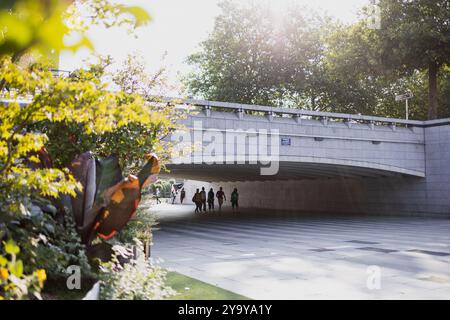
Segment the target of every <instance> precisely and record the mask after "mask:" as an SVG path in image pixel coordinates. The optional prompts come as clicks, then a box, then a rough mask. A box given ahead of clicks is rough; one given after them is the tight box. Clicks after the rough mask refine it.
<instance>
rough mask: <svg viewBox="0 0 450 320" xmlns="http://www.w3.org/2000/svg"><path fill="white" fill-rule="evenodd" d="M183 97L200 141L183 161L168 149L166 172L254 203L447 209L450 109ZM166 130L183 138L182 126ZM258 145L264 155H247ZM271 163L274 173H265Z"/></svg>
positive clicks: (379, 210) (193, 138)
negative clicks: (435, 116) (299, 105)
mask: <svg viewBox="0 0 450 320" xmlns="http://www.w3.org/2000/svg"><path fill="white" fill-rule="evenodd" d="M183 103H184V104H183V106H184V107H185V106H187V105H188V106H189V108H190V113H189V116H188V117H187V119H185V120H183V121H182V123H183V124H184V125H185V127H186V128H187V131H188V135H187V137H188V140H189V139H190V142H194V143H195V142H198V141H200V145H201V147H200V148H197V149H195V151H194V152H191V153H189V154H188V155H187V156H186V155H184V157H183V161H181V162H180V161H178V160H177V159H174V161H173V163H172V164H169V165H168V168H169V170H170V172H169V173H167V174H166V176H167V177H173V178H177V179H189V180H197V181H203V182H204V183H209V184H211V186H213V187H214V188H217V187H218V186H219V185H221V186H223V187H224V188H225V190H226V192H230V190H231V189H232V188H233V187H238V189H239V191H240V195H241V199H242V200H241V204H242V206H247V207H254V208H267V209H270V208H277V209H281V210H282V209H286V210H309V211H332V212H333V211H336V212H358V213H374V214H420V215H446V216H448V215H450V199H449V194H450V188H449V182H450V169H449V165H448V164H449V163H450V142H449V141H450V126H449V123H450V120H449V119H443V120H435V121H414V120H403V119H389V118H380V117H372V116H362V115H349V114H336V113H325V112H316V111H307V110H298V109H286V108H273V107H265V106H253V105H242V104H230V103H222V102H212V101H199V100H186V101H184V102H183ZM192 106H195V107H194V108H193V107H192ZM261 135H263V136H264V139H262V140H263V145H261V143H260V140H261V139H260V137H261ZM171 138H172V140H173V141H178V142H180V141H182V142H183V143H184V142H186V135H184V136H183V137H182V138H180V135H178V136H177V135H176V134H174V135H172V137H171ZM211 146H213V148H211ZM261 147H263V148H262V150H263V151H264V152H266V151H267V156H269V158H270V159H271V160H272V161H271V163H270V165H268V164H267V162H266V163H265V164H263V163H259V162H258V161H254V160H255V158H254V157H253V158H252V156H255V154H257V153H258V152H260V151H261ZM212 150H213V156H211V151H212ZM205 151H207V152H206V153H205ZM264 152H263V153H264ZM230 154H232V155H233V156H234V158H233V157H231V158H227V156H229V155H230ZM236 155H237V156H236ZM274 163H276V167H278V170H277V171H276V173H275V174H272V175H262V174H261V168H264V167H268V166H273V165H274ZM163 176H164V175H163ZM209 184H208V186H209ZM188 185H189V184H188ZM197 186H198V183H197ZM192 187H193V188H194V187H195V186H194V184H193V185H192ZM293 190H295V191H293ZM190 191H192V190H190ZM188 199H189V196H188ZM280 199H281V200H280Z"/></svg>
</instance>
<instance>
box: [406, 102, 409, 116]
mask: <svg viewBox="0 0 450 320" xmlns="http://www.w3.org/2000/svg"><path fill="white" fill-rule="evenodd" d="M408 100H409V99H406V120H408V118H409V115H408V113H409V110H408V109H409V108H408Z"/></svg>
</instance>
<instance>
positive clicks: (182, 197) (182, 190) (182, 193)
mask: <svg viewBox="0 0 450 320" xmlns="http://www.w3.org/2000/svg"><path fill="white" fill-rule="evenodd" d="M184 198H186V191H185V190H184V188H182V189H181V192H180V202H181V204H183V200H184Z"/></svg>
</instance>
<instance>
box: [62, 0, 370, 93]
mask: <svg viewBox="0 0 450 320" xmlns="http://www.w3.org/2000/svg"><path fill="white" fill-rule="evenodd" d="M247 1H249V0H247ZM253 1H254V2H258V1H261V2H264V3H268V4H269V5H270V7H271V8H272V9H273V10H274V11H275V12H277V11H282V10H283V9H284V8H286V7H288V6H289V5H290V4H292V3H298V4H300V5H306V6H308V7H310V8H312V9H313V10H316V11H317V10H318V11H325V12H326V13H327V14H328V15H331V16H333V17H335V18H338V19H340V20H341V21H343V22H352V21H354V20H356V18H357V12H358V10H359V9H360V8H361V7H362V6H363V5H366V4H368V3H369V0H253ZM120 2H122V3H124V4H127V5H139V6H141V7H144V8H145V9H146V10H147V11H148V12H149V13H150V15H151V16H152V21H151V22H150V23H149V24H148V25H146V26H144V27H141V28H139V29H137V30H136V32H135V36H136V37H135V36H132V35H130V34H128V33H127V32H126V31H125V30H123V28H110V29H105V28H101V27H96V26H94V27H91V28H90V29H89V32H88V36H89V38H90V39H91V41H92V42H93V44H94V48H95V51H96V52H97V53H98V54H101V55H111V56H112V57H113V59H114V60H115V61H116V62H117V64H120V62H121V61H123V60H124V59H125V58H126V57H127V55H128V54H129V53H138V54H140V55H142V57H143V58H144V60H145V62H146V65H147V68H148V70H149V72H152V71H154V70H157V69H158V68H159V67H160V66H161V65H164V66H165V67H166V68H167V70H168V77H169V81H170V83H171V84H172V85H176V84H177V83H178V79H179V77H180V75H183V74H186V73H187V72H188V71H189V66H187V65H186V63H185V59H186V57H187V56H188V55H190V54H191V53H194V52H196V51H198V50H199V44H200V43H201V42H202V41H204V40H206V38H207V37H208V34H209V33H210V32H211V31H212V30H213V26H214V18H215V17H216V16H217V15H219V13H220V8H219V7H218V6H217V4H218V3H219V2H220V0H120ZM163 56H164V60H163ZM90 60H92V52H89V51H88V50H87V49H80V50H79V51H77V52H76V53H69V52H64V53H62V55H61V57H60V66H59V68H60V69H62V70H69V71H71V70H74V69H76V68H79V67H80V66H84V65H85V64H86V61H90Z"/></svg>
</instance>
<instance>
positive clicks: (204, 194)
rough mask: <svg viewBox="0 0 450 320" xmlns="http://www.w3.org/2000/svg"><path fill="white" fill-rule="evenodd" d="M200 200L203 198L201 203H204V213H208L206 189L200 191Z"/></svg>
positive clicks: (202, 204)
mask: <svg viewBox="0 0 450 320" xmlns="http://www.w3.org/2000/svg"><path fill="white" fill-rule="evenodd" d="M200 198H201V201H202V203H201V206H202V208H203V211H205V212H206V191H205V187H202V191H200ZM200 211H201V210H200Z"/></svg>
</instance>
